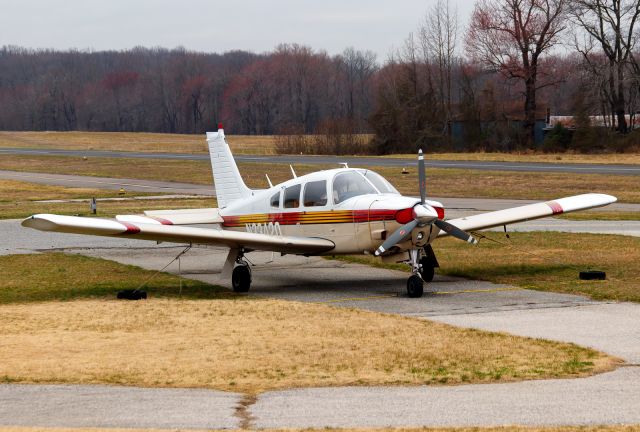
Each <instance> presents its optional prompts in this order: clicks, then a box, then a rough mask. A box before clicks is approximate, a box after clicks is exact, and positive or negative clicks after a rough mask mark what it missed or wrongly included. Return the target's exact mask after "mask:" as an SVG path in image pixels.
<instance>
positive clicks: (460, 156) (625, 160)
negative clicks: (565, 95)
mask: <svg viewBox="0 0 640 432" xmlns="http://www.w3.org/2000/svg"><path fill="white" fill-rule="evenodd" d="M386 157H391V158H415V154H404V155H393V156H386ZM425 159H427V160H462V161H486V162H544V163H588V164H634V165H635V164H640V153H605V154H579V153H535V152H515V153H483V152H478V153H428V154H426V155H425Z"/></svg>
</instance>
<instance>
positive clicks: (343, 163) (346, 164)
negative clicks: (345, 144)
mask: <svg viewBox="0 0 640 432" xmlns="http://www.w3.org/2000/svg"><path fill="white" fill-rule="evenodd" d="M338 165H342V166H343V167H344V168H349V164H348V163H347V162H338Z"/></svg>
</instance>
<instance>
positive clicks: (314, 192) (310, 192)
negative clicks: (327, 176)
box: [304, 180, 327, 207]
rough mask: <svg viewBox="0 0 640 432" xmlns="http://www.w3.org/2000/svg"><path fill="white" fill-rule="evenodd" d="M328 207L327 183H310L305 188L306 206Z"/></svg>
mask: <svg viewBox="0 0 640 432" xmlns="http://www.w3.org/2000/svg"><path fill="white" fill-rule="evenodd" d="M325 205H327V181H326V180H320V181H314V182H309V183H307V184H306V185H305V187H304V206H305V207H320V206H325Z"/></svg>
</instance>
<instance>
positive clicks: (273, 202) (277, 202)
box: [271, 191, 280, 208]
mask: <svg viewBox="0 0 640 432" xmlns="http://www.w3.org/2000/svg"><path fill="white" fill-rule="evenodd" d="M271 207H275V208H279V207H280V191H278V193H276V194H275V195H274V196H272V197H271Z"/></svg>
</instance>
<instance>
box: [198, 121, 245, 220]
mask: <svg viewBox="0 0 640 432" xmlns="http://www.w3.org/2000/svg"><path fill="white" fill-rule="evenodd" d="M221 126H222V125H221ZM221 126H220V128H219V129H218V132H207V143H208V144H209V156H210V157H211V169H212V170H213V183H214V185H215V188H216V197H217V198H218V207H220V208H223V207H226V206H228V205H229V204H230V203H231V202H232V201H235V200H237V199H241V198H246V197H249V196H251V195H252V193H251V189H249V188H248V187H247V186H246V185H245V184H244V181H243V180H242V177H241V176H240V171H238V166H237V165H236V161H235V160H234V159H233V155H232V154H231V149H230V148H229V145H228V144H227V143H226V141H225V140H224V129H222V127H221Z"/></svg>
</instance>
